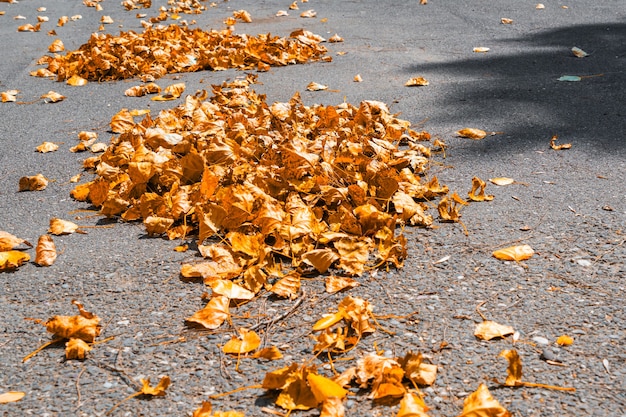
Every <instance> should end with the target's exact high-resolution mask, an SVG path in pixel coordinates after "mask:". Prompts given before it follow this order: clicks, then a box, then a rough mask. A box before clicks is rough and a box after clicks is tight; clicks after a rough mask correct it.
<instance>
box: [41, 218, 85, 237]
mask: <svg viewBox="0 0 626 417" xmlns="http://www.w3.org/2000/svg"><path fill="white" fill-rule="evenodd" d="M77 230H78V225H77V224H76V223H72V222H70V221H67V220H62V219H59V218H56V217H55V218H52V219H50V227H49V228H48V233H52V234H53V235H69V234H72V233H74V232H76V231H77Z"/></svg>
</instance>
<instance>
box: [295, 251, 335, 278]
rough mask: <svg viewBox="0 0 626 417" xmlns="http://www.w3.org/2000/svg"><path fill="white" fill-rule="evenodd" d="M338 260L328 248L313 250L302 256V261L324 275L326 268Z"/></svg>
mask: <svg viewBox="0 0 626 417" xmlns="http://www.w3.org/2000/svg"><path fill="white" fill-rule="evenodd" d="M337 259H339V255H337V253H335V251H333V250H332V249H330V248H324V249H314V250H311V251H308V252H306V253H305V254H303V255H302V260H303V261H304V262H306V263H308V264H309V265H311V266H313V267H314V268H315V269H317V270H318V272H320V273H322V274H323V273H325V272H326V271H328V268H330V266H331V265H332V264H333V263H334V262H335V261H336V260H337Z"/></svg>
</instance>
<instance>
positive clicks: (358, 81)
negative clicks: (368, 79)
mask: <svg viewBox="0 0 626 417" xmlns="http://www.w3.org/2000/svg"><path fill="white" fill-rule="evenodd" d="M352 80H353V81H354V82H355V83H360V82H363V77H361V74H357V75H355V76H354V78H353V79H352Z"/></svg>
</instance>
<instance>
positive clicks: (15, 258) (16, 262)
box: [0, 250, 30, 272]
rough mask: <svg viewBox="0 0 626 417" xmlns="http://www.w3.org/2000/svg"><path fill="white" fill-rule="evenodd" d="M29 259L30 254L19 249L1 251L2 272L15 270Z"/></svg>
mask: <svg viewBox="0 0 626 417" xmlns="http://www.w3.org/2000/svg"><path fill="white" fill-rule="evenodd" d="M28 261H30V256H29V255H28V254H27V253H24V252H20V251H18V250H10V251H3V252H0V272H6V271H13V270H15V269H17V268H19V267H20V266H22V265H23V264H24V263H25V262H28Z"/></svg>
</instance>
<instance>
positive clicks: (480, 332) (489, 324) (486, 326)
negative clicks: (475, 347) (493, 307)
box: [474, 320, 515, 340]
mask: <svg viewBox="0 0 626 417" xmlns="http://www.w3.org/2000/svg"><path fill="white" fill-rule="evenodd" d="M513 333H515V329H513V328H512V327H511V326H505V325H503V324H499V323H496V322H495V321H491V320H485V321H482V322H480V323H478V324H477V325H476V328H475V329H474V336H476V337H477V338H479V339H481V340H491V339H495V338H498V337H504V336H507V335H510V334H513Z"/></svg>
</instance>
